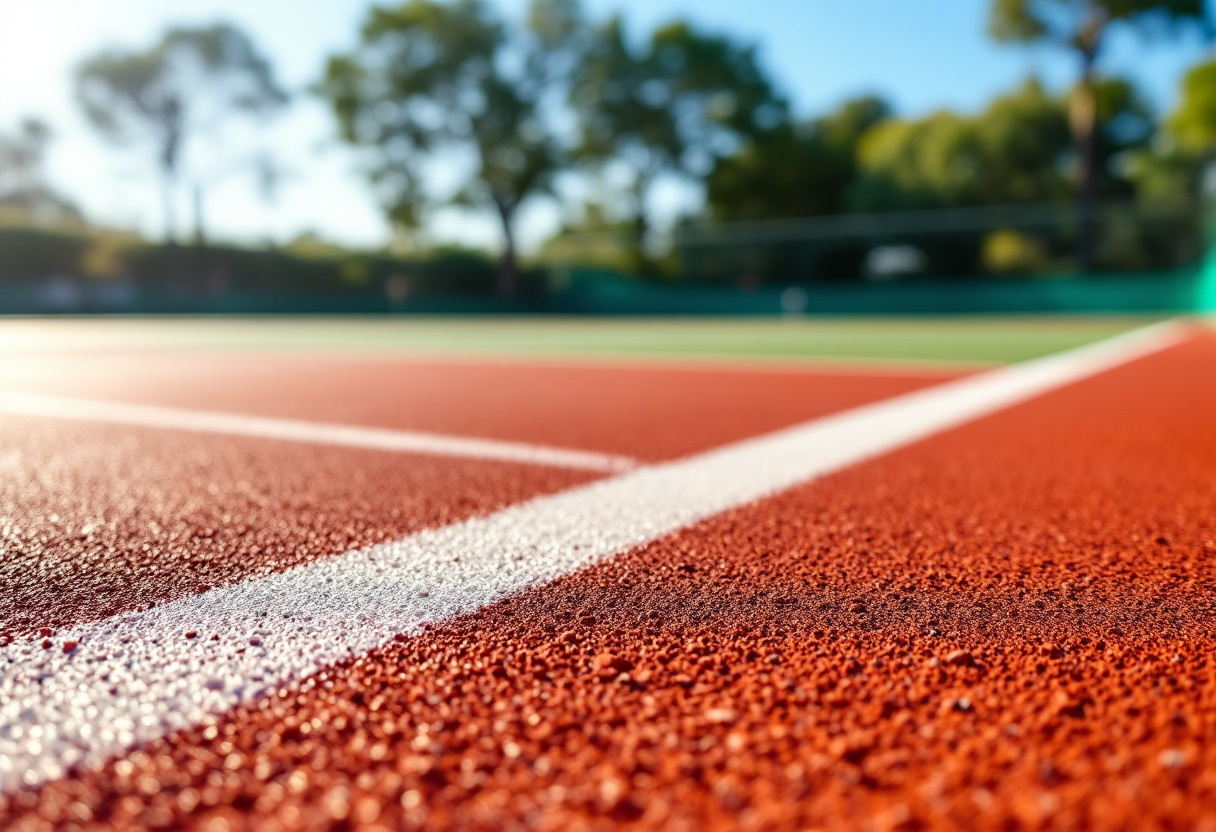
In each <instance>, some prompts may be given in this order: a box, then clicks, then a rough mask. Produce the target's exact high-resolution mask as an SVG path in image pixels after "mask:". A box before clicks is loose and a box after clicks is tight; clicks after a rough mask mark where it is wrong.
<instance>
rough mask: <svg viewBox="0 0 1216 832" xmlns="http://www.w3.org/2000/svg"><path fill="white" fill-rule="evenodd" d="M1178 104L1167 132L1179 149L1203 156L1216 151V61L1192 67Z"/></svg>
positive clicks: (1182, 87) (1166, 129)
mask: <svg viewBox="0 0 1216 832" xmlns="http://www.w3.org/2000/svg"><path fill="white" fill-rule="evenodd" d="M1180 92H1181V95H1180V96H1179V98H1180V100H1179V102H1178V107H1177V109H1176V110H1174V112H1173V113H1171V114H1170V116H1169V118H1167V119H1166V121H1165V132H1166V134H1167V136H1168V137H1169V139H1170V141H1171V143H1172V144H1173V145H1174V147H1176V148H1177V149H1178V150H1179V151H1180V152H1182V153H1184V154H1187V155H1190V156H1194V157H1203V156H1208V155H1210V154H1211V153H1212V152H1213V151H1214V150H1216V61H1208V62H1206V63H1202V64H1199V65H1198V66H1195V67H1192V68H1191V69H1190V70H1189V71H1188V72H1187V74H1186V76H1185V77H1184V78H1183V79H1182V85H1181V90H1180Z"/></svg>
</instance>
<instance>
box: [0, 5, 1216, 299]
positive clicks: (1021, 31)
mask: <svg viewBox="0 0 1216 832" xmlns="http://www.w3.org/2000/svg"><path fill="white" fill-rule="evenodd" d="M990 11H991V15H990V32H991V34H992V36H993V37H994V38H995V39H996V40H997V41H998V42H1002V43H1011V44H1018V43H1023V44H1024V43H1042V44H1047V45H1048V47H1049V48H1058V49H1061V50H1065V51H1068V52H1071V53H1073V54H1075V55H1076V56H1077V57H1078V59H1079V67H1080V70H1079V72H1078V77H1077V79H1076V84H1075V86H1074V87H1073V88H1072V89H1069V90H1064V91H1053V90H1050V89H1047V88H1046V87H1044V85H1043V84H1042V83H1040V82H1039V80H1037V79H1035V78H1027V79H1026V80H1024V81H1023V82H1022V83H1021V84H1020V85H1018V86H1017V87H1016V88H1014V89H1010V90H1008V91H1007V92H1005V93H1004V94H1002V95H999V96H997V97H996V98H994V99H993V100H992V101H990V102H989V103H988V104H987V105H986V106H984V107H983V108H981V109H979V110H978V111H976V112H956V111H952V110H940V111H938V112H933V113H929V114H927V115H923V116H920V117H905V116H902V115H901V114H899V113H898V112H895V110H894V108H893V107H892V106H891V105H889V104H888V103H887V102H886V101H884V100H883V99H882V98H881V97H880V96H874V95H872V96H865V97H860V98H857V99H854V100H850V101H847V102H845V103H843V104H842V105H840V106H839V107H837V108H836V109H834V110H832V111H830V112H826V113H822V114H819V115H815V116H812V117H810V118H804V117H800V116H798V115H796V114H794V113H793V112H792V111H791V108H790V106H789V104H788V101H787V100H786V98H785V96H784V95H783V93H782V86H781V83H780V79H778V78H772V77H769V76H768V75H767V74H766V72H765V70H764V69H763V62H762V61H761V60H760V57H761V56H760V55H759V53H758V50H757V47H756V46H755V45H754V44H750V43H746V42H740V41H738V40H736V39H734V38H732V37H731V36H730V35H728V34H723V33H718V32H707V31H702V30H701V29H700V28H698V27H697V26H696V25H694V24H693V23H690V22H688V21H683V20H677V21H672V22H670V23H668V24H665V25H662V26H660V27H657V28H656V29H654V30H653V31H651V32H649V33H648V34H646V35H645V36H644V37H641V38H630V37H628V36H627V35H626V32H628V31H630V30H629V27H627V26H626V21H624V20H623V19H622V18H621V17H620V16H613V17H610V18H607V19H603V20H594V19H591V18H589V17H588V16H587V15H586V14H585V12H584V10H583V9H582V8H581V7H580V5H579V4H578V3H577V2H576V0H533V2H532V3H531V5H530V6H529V7H528V9H527V11H526V13H525V14H523V15H522V16H521V17H520V18H519V19H511V18H508V17H504V16H503V15H502V14H501V13H500V10H499V9H498V8H497V7H496V6H493V5H490V4H489V3H487V2H483V1H482V0H452V2H437V0H407V2H404V3H400V4H395V5H383V6H375V7H373V8H371V9H370V10H369V12H368V14H367V17H366V19H365V21H364V25H363V28H362V30H361V32H360V33H359V40H358V45H357V46H356V47H355V48H353V49H352V50H351V51H349V52H348V53H346V54H340V55H334V56H331V57H330V58H329V59H328V61H327V62H326V63H325V65H324V66H322V67H319V68H318V72H317V80H316V83H315V85H314V87H313V89H312V91H311V94H312V95H316V96H319V97H320V98H322V99H323V100H324V101H326V102H328V104H329V105H330V107H331V109H332V112H333V115H334V118H335V123H336V125H337V128H338V133H339V134H340V136H341V137H342V139H343V140H344V141H346V142H349V143H350V144H352V145H355V146H357V147H359V148H361V149H362V151H363V152H364V153H365V154H366V156H365V158H366V159H367V160H368V165H367V176H368V186H369V187H370V188H372V189H373V190H374V191H375V193H376V194H377V195H378V196H379V198H380V201H381V204H382V205H383V206H384V210H385V212H386V215H387V216H389V217H390V218H391V219H392V220H393V222H394V223H395V224H396V226H397V227H398V228H399V229H400V232H401V233H400V240H399V243H398V244H396V245H392V246H389V247H388V248H387V249H385V250H383V251H354V250H349V249H346V248H344V247H342V246H340V245H337V244H335V243H333V242H330V241H326V240H324V239H320V238H318V237H317V236H316V235H313V234H304V235H301V236H300V237H298V238H297V239H295V240H293V241H291V242H289V243H287V244H285V245H281V246H277V247H275V246H270V247H267V248H264V249H258V250H254V249H249V248H239V247H235V246H224V245H219V244H216V243H214V242H213V241H210V240H209V239H208V235H207V233H206V224H205V210H204V208H205V195H206V189H207V187H208V185H209V184H210V183H213V182H214V181H216V180H217V179H218V178H220V177H224V176H230V175H231V176H254V177H257V178H258V180H259V182H261V183H262V185H263V186H264V189H265V190H266V191H267V193H270V192H272V191H273V189H274V185H275V182H276V181H277V178H278V177H279V176H280V175H281V174H282V172H281V171H278V170H277V169H276V167H275V163H274V160H273V154H269V155H264V156H258V157H255V158H244V159H231V158H226V157H225V156H224V154H223V152H222V150H223V148H224V142H223V140H222V136H223V130H224V129H225V125H226V124H229V123H232V122H235V121H239V120H245V121H248V122H251V123H256V122H258V120H265V119H270V118H274V117H275V114H276V113H278V112H281V111H282V110H283V109H284V108H286V107H289V106H291V100H290V99H289V97H288V95H287V93H286V92H285V91H284V90H283V89H282V88H281V87H280V86H279V84H278V82H277V81H276V77H275V72H274V68H273V66H272V65H271V63H270V61H269V59H268V58H266V57H265V56H264V55H263V54H262V53H261V51H260V50H259V48H258V46H257V44H255V43H253V41H252V40H251V39H250V38H249V37H248V36H247V35H246V34H244V33H242V32H241V31H239V30H238V29H236V28H235V27H233V26H231V25H228V24H223V23H220V24H215V25H213V26H208V27H202V28H197V29H191V28H182V27H178V28H172V29H170V30H168V31H166V32H165V33H164V35H163V37H162V38H161V39H160V40H159V41H158V42H156V43H154V44H151V45H150V46H149V47H148V48H147V49H144V50H136V51H130V52H119V51H114V50H108V51H105V52H102V53H99V54H97V55H94V56H91V57H88V58H86V59H85V60H84V61H82V62H81V64H80V67H79V71H78V73H77V77H76V84H77V96H78V100H79V102H80V106H81V108H82V110H83V112H84V113H85V114H86V115H87V117H88V120H89V122H90V123H91V124H92V125H93V127H94V128H95V129H96V130H97V131H98V134H99V135H100V136H102V137H104V138H105V139H107V140H108V141H111V142H112V143H114V144H115V146H120V147H131V146H134V147H138V148H143V150H144V152H145V154H146V158H147V161H148V164H149V165H150V166H152V167H154V168H155V169H156V170H157V171H159V174H160V182H161V188H162V190H163V192H164V194H165V199H164V205H165V212H166V218H165V227H166V228H167V229H168V233H167V234H166V238H165V239H164V240H161V241H147V240H143V239H140V238H138V237H137V236H135V235H133V234H131V233H128V232H125V231H122V230H120V229H109V228H101V227H97V226H95V225H92V224H90V223H89V222H88V220H87V218H86V217H84V216H83V215H82V214H81V213H80V211H79V210H78V209H77V208H76V207H75V206H74V205H73V203H72V201H71V198H70V195H66V194H60V193H56V192H54V191H53V190H52V189H51V187H50V186H49V185H48V184H47V178H46V175H45V170H44V161H45V151H46V148H47V146H48V144H49V143H50V142H52V141H53V140H54V137H53V134H52V131H51V130H50V129H49V128H48V127H47V126H46V125H45V124H43V123H41V122H40V121H38V120H37V119H32V118H31V119H28V120H26V121H25V122H23V123H21V124H19V125H18V126H17V127H16V128H15V129H12V130H9V131H7V132H4V133H0V282H3V284H4V285H9V286H12V285H17V284H22V283H23V282H24V283H30V284H31V285H32V284H33V283H36V282H41V283H42V284H45V283H46V281H48V280H52V281H59V284H62V285H68V284H72V283H73V281H76V282H79V281H91V282H92V283H94V284H98V285H101V284H105V285H109V286H112V287H115V288H114V292H116V293H118V295H116V297H117V296H120V295H121V293H122V292H127V293H131V292H145V293H146V292H158V293H160V294H161V295H162V296H164V297H176V296H180V297H183V298H185V297H209V296H216V295H223V294H225V293H229V292H234V291H240V292H243V293H245V294H246V295H258V294H259V293H263V294H266V295H267V296H270V295H273V294H274V293H276V292H278V293H290V292H300V293H305V294H311V295H315V296H316V297H318V298H330V299H333V300H335V302H338V301H340V300H341V299H342V298H359V297H364V298H367V297H375V298H377V299H379V301H382V302H384V303H387V304H388V306H389V307H393V306H394V305H402V304H408V303H409V302H410V300H411V299H415V298H419V297H443V296H452V297H493V296H498V297H513V298H528V297H538V296H541V295H544V294H545V293H547V292H552V291H555V287H557V288H560V287H561V286H563V285H566V283H568V281H569V279H570V278H569V274H570V270H571V269H576V268H579V267H582V268H598V269H606V270H610V271H613V272H616V273H621V274H627V275H632V276H634V277H636V278H638V279H642V280H653V281H661V282H666V283H672V282H676V283H679V282H684V283H702V284H712V283H718V284H726V285H731V286H737V287H741V288H744V289H747V288H754V287H756V286H760V285H765V284H775V285H788V284H796V283H814V282H829V283H841V282H860V281H875V280H879V281H882V280H896V279H898V280H908V279H912V278H916V277H917V276H926V277H934V278H950V279H977V278H984V277H991V278H1008V277H1026V276H1032V277H1033V276H1040V277H1042V276H1055V277H1060V276H1068V275H1075V274H1078V273H1081V272H1085V271H1089V270H1098V271H1101V272H1116V273H1117V272H1129V271H1137V270H1153V269H1158V270H1160V269H1174V268H1178V267H1183V266H1187V265H1188V264H1192V263H1194V262H1195V261H1196V260H1197V259H1198V258H1199V257H1200V256H1201V253H1202V250H1203V246H1204V240H1203V233H1202V232H1203V228H1202V216H1201V201H1202V199H1203V197H1204V191H1205V183H1206V182H1208V181H1210V180H1211V179H1212V176H1211V175H1210V172H1211V170H1212V169H1213V168H1212V163H1213V154H1214V152H1216V60H1213V61H1209V62H1205V63H1201V64H1199V65H1197V66H1195V67H1194V68H1192V69H1191V70H1190V71H1189V72H1188V73H1187V74H1186V76H1185V77H1184V78H1183V79H1182V82H1181V86H1180V89H1179V98H1178V103H1177V105H1176V107H1175V108H1174V109H1173V110H1172V111H1170V112H1164V113H1162V112H1156V111H1155V110H1154V108H1153V107H1152V106H1150V105H1149V103H1148V102H1147V100H1146V98H1145V97H1144V96H1143V95H1142V94H1141V93H1140V92H1139V91H1138V90H1137V88H1136V84H1135V80H1134V79H1133V78H1124V77H1113V76H1109V75H1104V74H1102V72H1101V70H1100V58H1101V55H1102V48H1103V44H1104V42H1105V38H1106V37H1107V33H1108V32H1109V31H1110V30H1112V29H1114V28H1118V27H1123V28H1127V29H1129V30H1132V31H1136V32H1139V33H1143V34H1144V35H1145V36H1146V38H1151V40H1153V41H1156V42H1159V43H1160V42H1163V41H1164V42H1168V39H1169V38H1170V37H1172V36H1173V35H1174V34H1175V33H1177V32H1179V31H1181V30H1183V29H1185V28H1188V27H1189V28H1193V29H1200V30H1203V31H1207V29H1208V28H1209V27H1210V23H1211V22H1210V21H1209V20H1208V19H1207V17H1206V12H1205V10H1204V7H1203V3H1202V2H1200V0H993V2H992V4H991V8H990ZM190 136H203V137H214V141H212V142H211V146H212V147H213V148H215V149H216V152H215V153H213V154H212V158H211V159H210V161H209V166H207V167H205V168H204V169H191V170H186V169H185V168H184V167H183V165H182V162H181V152H180V151H181V148H182V146H183V143H184V142H186V141H187V139H188V137H190ZM452 154H457V155H458V156H459V157H460V158H464V159H467V160H469V164H468V165H466V166H465V167H464V171H465V174H464V178H463V180H462V181H461V182H460V183H458V186H457V187H456V188H454V189H452V190H451V191H450V192H448V193H446V194H442V195H440V194H437V193H435V192H434V190H433V189H430V188H428V187H427V185H426V179H427V177H426V169H427V166H428V165H431V164H433V163H434V161H435V160H436V159H439V158H450V157H451V156H452ZM570 171H576V172H579V173H581V174H583V175H585V176H586V177H587V178H588V179H589V180H591V181H595V182H597V183H600V185H601V187H600V190H599V192H598V193H600V196H599V197H597V198H596V199H592V200H588V201H587V202H585V203H584V204H580V205H572V206H567V208H568V210H567V216H568V217H569V219H568V221H567V222H566V224H565V225H564V226H563V228H562V229H561V230H560V231H559V232H558V233H557V234H556V235H554V237H553V238H552V239H550V240H548V241H547V242H546V243H545V244H543V245H542V246H540V247H539V249H538V250H537V251H535V252H532V253H530V254H529V255H527V256H522V255H521V254H520V252H519V250H518V246H517V244H516V242H515V239H516V229H515V225H516V222H517V218H518V214H519V210H520V208H521V206H522V205H524V204H526V203H527V202H529V201H530V200H535V199H539V198H549V199H552V198H555V197H556V194H555V191H554V188H553V183H554V179H555V177H557V176H558V175H560V174H563V173H566V172H570ZM609 173H611V175H609ZM671 176H677V177H681V178H683V179H685V180H687V181H689V182H693V183H696V184H698V185H700V186H701V188H702V189H703V193H704V195H705V200H704V207H703V209H702V210H701V211H700V212H699V213H697V214H695V215H691V216H687V217H684V218H683V219H682V220H681V221H680V222H678V223H677V224H676V225H675V226H674V227H672V228H656V227H655V226H654V225H653V223H652V221H651V220H650V217H649V216H648V211H647V206H648V204H649V202H650V200H649V195H650V192H651V190H652V189H653V188H654V187H655V184H656V182H657V181H658V180H660V179H661V178H662V177H671ZM182 188H186V189H188V190H189V191H190V192H191V193H192V194H193V206H194V216H193V234H192V235H189V236H188V237H185V238H183V237H182V236H181V235H180V234H179V233H178V231H177V225H178V223H177V218H176V217H174V216H173V215H172V210H173V208H172V206H173V199H172V196H173V194H175V193H176V192H177V191H178V190H179V189H182ZM451 204H455V205H460V206H465V207H472V208H475V209H478V210H482V211H486V212H488V213H490V214H492V215H493V216H495V217H496V218H497V220H498V222H499V225H500V229H501V237H502V240H503V245H502V248H501V249H500V250H499V251H497V252H479V251H466V250H460V249H450V248H449V249H441V250H434V251H429V250H421V249H419V248H418V246H417V245H413V244H409V243H408V241H409V240H411V239H413V238H412V236H411V235H412V234H413V232H414V231H415V230H416V229H417V228H418V226H419V224H420V223H421V221H422V220H423V219H424V218H425V217H426V216H427V215H428V213H429V212H432V211H434V210H435V209H437V208H439V207H441V206H442V205H451ZM401 241H406V242H404V243H403V242H401ZM55 285H58V284H55ZM73 285H74V284H73Z"/></svg>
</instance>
